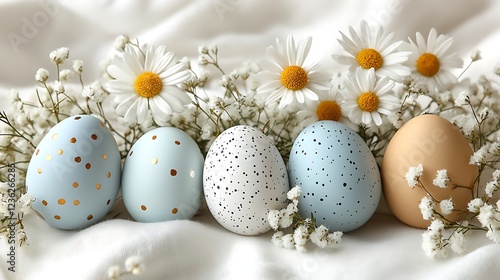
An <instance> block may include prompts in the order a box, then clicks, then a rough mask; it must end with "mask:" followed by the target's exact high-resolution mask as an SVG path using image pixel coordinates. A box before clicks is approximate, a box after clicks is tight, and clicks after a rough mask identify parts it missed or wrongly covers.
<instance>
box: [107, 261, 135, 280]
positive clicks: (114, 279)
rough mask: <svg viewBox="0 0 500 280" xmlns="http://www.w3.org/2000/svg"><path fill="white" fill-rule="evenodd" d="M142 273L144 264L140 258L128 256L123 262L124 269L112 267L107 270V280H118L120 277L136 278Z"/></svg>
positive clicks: (116, 266)
mask: <svg viewBox="0 0 500 280" xmlns="http://www.w3.org/2000/svg"><path fill="white" fill-rule="evenodd" d="M143 272H144V262H143V260H142V257H140V256H130V257H128V258H127V259H126V260H125V263H124V267H123V268H122V267H121V266H118V265H114V266H111V267H109V268H108V271H107V277H108V279H109V280H118V279H120V277H122V276H137V275H141V274H142V273H143Z"/></svg>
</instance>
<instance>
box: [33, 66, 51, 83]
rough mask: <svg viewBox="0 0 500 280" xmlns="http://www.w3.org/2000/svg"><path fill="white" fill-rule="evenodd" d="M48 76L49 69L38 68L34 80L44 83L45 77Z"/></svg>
mask: <svg viewBox="0 0 500 280" xmlns="http://www.w3.org/2000/svg"><path fill="white" fill-rule="evenodd" d="M48 78H49V71H48V70H47V69H44V68H40V69H38V71H36V74H35V80H36V81H37V82H39V83H42V84H43V83H45V82H46V81H47V79H48Z"/></svg>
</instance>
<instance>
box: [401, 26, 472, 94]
mask: <svg viewBox="0 0 500 280" xmlns="http://www.w3.org/2000/svg"><path fill="white" fill-rule="evenodd" d="M416 38H417V40H416V42H413V41H412V40H411V39H410V38H409V40H410V48H411V50H412V54H411V55H410V58H409V59H408V66H409V67H410V69H411V70H412V75H414V76H415V78H417V79H419V80H422V81H424V82H425V83H427V84H428V85H429V90H430V92H431V93H433V92H435V91H436V90H437V91H445V90H446V89H447V87H448V85H449V84H452V83H454V82H456V81H457V77H456V76H455V75H453V74H452V73H451V70H452V69H453V68H460V67H462V65H463V61H462V60H461V59H460V58H459V57H458V56H457V54H456V53H450V46H451V44H452V43H453V38H451V37H448V36H446V35H442V34H441V35H439V37H438V35H437V31H436V29H434V28H433V29H431V31H430V32H429V36H428V37H427V42H426V41H425V39H424V37H423V36H422V34H420V32H417V35H416Z"/></svg>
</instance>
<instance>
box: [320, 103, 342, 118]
mask: <svg viewBox="0 0 500 280" xmlns="http://www.w3.org/2000/svg"><path fill="white" fill-rule="evenodd" d="M316 115H318V119H319V120H320V121H325V120H330V121H338V120H340V116H341V110H340V106H339V104H338V103H337V102H335V101H332V100H325V101H321V103H319V105H318V108H316Z"/></svg>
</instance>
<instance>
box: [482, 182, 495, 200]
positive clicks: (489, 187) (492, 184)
mask: <svg viewBox="0 0 500 280" xmlns="http://www.w3.org/2000/svg"><path fill="white" fill-rule="evenodd" d="M497 190H498V181H489V182H488V183H487V184H486V186H485V187H484V192H485V193H486V195H488V197H492V196H493V193H494V192H495V191H497Z"/></svg>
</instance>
